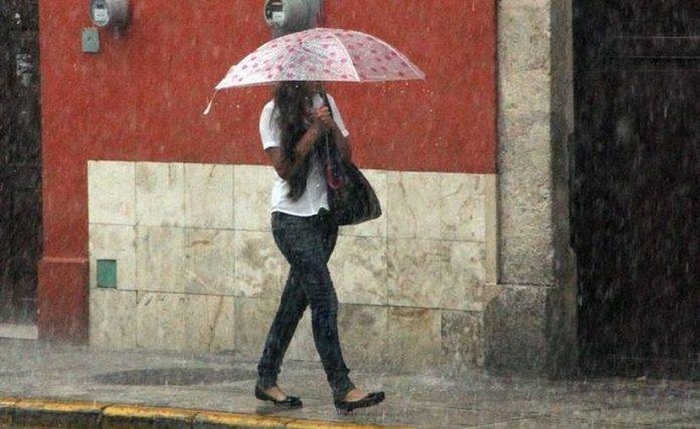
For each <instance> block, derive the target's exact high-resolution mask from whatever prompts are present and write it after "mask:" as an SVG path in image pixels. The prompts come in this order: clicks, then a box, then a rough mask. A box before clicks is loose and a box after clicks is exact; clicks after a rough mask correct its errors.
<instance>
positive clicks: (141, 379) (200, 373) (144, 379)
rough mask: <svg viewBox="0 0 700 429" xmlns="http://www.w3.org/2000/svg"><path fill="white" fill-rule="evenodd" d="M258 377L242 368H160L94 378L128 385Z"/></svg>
mask: <svg viewBox="0 0 700 429" xmlns="http://www.w3.org/2000/svg"><path fill="white" fill-rule="evenodd" d="M256 377H257V373H256V372H255V371H250V370H241V369H207V368H159V369H138V370H132V371H119V372H111V373H107V374H100V375H98V376H96V377H95V378H94V380H95V381H96V382H97V383H100V384H116V385H126V386H190V385H197V384H217V383H232V382H237V381H246V380H254V379H255V378H256Z"/></svg>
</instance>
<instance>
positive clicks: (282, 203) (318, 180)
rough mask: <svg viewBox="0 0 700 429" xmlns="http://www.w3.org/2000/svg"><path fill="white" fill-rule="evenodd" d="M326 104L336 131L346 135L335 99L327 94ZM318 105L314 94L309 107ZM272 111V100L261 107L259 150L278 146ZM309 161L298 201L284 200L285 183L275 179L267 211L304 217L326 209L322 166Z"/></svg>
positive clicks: (347, 133) (279, 140)
mask: <svg viewBox="0 0 700 429" xmlns="http://www.w3.org/2000/svg"><path fill="white" fill-rule="evenodd" d="M328 102H329V103H330V107H331V112H333V119H334V120H335V123H336V124H338V128H340V131H341V132H342V133H343V135H344V136H345V137H347V136H349V135H350V133H349V132H348V130H347V128H345V123H343V118H341V116H340V112H339V111H338V107H337V106H336V104H335V100H333V97H331V96H330V95H328ZM322 105H323V99H322V98H321V96H320V95H318V94H317V95H316V96H315V97H314V100H313V106H314V108H318V107H321V106H322ZM274 112H275V100H272V101H270V102H269V103H267V104H266V105H265V107H264V108H263V110H262V114H261V115H260V138H261V139H262V145H263V149H268V148H271V147H281V146H282V142H281V136H280V129H279V127H278V125H277V121H276V120H275V118H274V117H273V113H274ZM311 159H312V160H311V168H310V169H309V176H308V177H307V179H306V191H305V192H304V193H303V194H302V195H301V197H299V199H298V200H296V201H293V200H292V199H291V198H289V197H288V194H289V184H288V183H287V182H286V181H285V180H284V179H282V178H281V177H279V176H277V178H276V179H275V183H274V185H273V187H272V195H271V197H270V211H271V212H282V213H287V214H290V215H294V216H305V217H306V216H313V215H315V214H318V212H319V210H321V209H322V208H325V209H328V194H327V190H326V178H325V174H324V172H323V166H322V165H321V162H320V161H319V159H318V157H316V156H312V158H311Z"/></svg>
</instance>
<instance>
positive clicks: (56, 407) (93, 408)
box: [13, 399, 105, 413]
mask: <svg viewBox="0 0 700 429" xmlns="http://www.w3.org/2000/svg"><path fill="white" fill-rule="evenodd" d="M104 407H105V405H102V404H98V403H96V402H68V401H52V400H42V399H21V400H19V401H17V402H16V403H15V404H14V406H13V408H14V409H16V410H28V411H29V410H37V411H45V412H53V413H100V412H102V409H103V408H104Z"/></svg>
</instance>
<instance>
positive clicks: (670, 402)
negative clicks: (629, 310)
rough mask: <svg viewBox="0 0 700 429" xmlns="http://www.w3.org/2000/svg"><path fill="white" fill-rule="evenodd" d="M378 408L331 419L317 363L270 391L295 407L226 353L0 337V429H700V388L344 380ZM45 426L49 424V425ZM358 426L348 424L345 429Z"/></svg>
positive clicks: (364, 375)
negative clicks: (265, 391)
mask: <svg viewBox="0 0 700 429" xmlns="http://www.w3.org/2000/svg"><path fill="white" fill-rule="evenodd" d="M353 377H354V381H355V382H356V384H358V385H359V386H362V387H364V388H366V389H371V390H374V389H382V390H385V391H386V392H387V400H386V402H385V403H383V404H381V405H379V406H377V407H373V408H368V409H365V410H357V411H355V412H354V413H353V414H352V415H349V416H340V415H338V414H337V413H336V412H335V409H334V407H333V404H332V401H331V399H330V393H329V390H328V387H327V385H326V384H325V378H324V374H323V372H322V370H321V367H320V364H313V363H298V362H289V363H287V364H286V365H285V367H284V369H283V373H282V375H281V376H280V384H281V385H282V386H283V387H284V388H286V390H287V391H288V392H289V393H290V394H293V395H299V396H301V397H302V398H303V400H304V408H302V409H299V410H285V409H281V408H275V407H274V406H272V405H265V404H264V403H262V402H260V401H258V400H256V399H255V398H254V397H253V395H252V391H253V386H254V383H255V363H254V362H250V361H241V360H237V359H236V358H235V357H234V356H231V355H230V354H218V355H209V356H184V355H181V354H168V353H152V352H140V351H129V352H124V351H118V352H109V351H96V350H91V349H90V348H88V347H77V346H66V345H60V346H56V345H49V344H45V343H42V342H35V341H27V340H8V339H0V428H1V427H22V426H37V425H39V426H40V425H45V424H47V422H50V421H55V422H58V423H60V422H63V423H64V427H80V426H83V427H84V426H87V427H91V426H96V427H99V426H100V425H101V427H138V426H140V425H141V426H142V427H143V426H144V425H145V426H148V427H154V426H153V424H154V423H157V424H158V425H160V426H158V427H198V428H212V427H288V428H304V427H361V426H363V425H364V426H369V427H372V426H403V427H420V428H446V429H449V428H465V427H484V428H592V427H593V428H621V427H644V426H648V427H674V428H700V383H698V382H692V383H691V382H682V381H663V380H618V379H606V380H577V381H566V382H564V381H547V380H532V379H510V378H498V377H489V376H487V375H485V374H479V373H473V374H460V375H459V376H456V375H455V376H449V377H448V376H442V377H441V376H438V375H426V374H423V375H415V374H399V373H394V372H387V371H378V370H375V371H366V370H362V369H358V370H356V371H354V372H353ZM52 419H53V420H52ZM356 425H358V426H356Z"/></svg>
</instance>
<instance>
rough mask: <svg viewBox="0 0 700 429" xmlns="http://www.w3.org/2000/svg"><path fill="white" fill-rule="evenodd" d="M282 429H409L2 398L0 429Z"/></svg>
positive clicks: (79, 402)
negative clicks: (154, 428) (29, 428)
mask: <svg viewBox="0 0 700 429" xmlns="http://www.w3.org/2000/svg"><path fill="white" fill-rule="evenodd" d="M22 427H69V428H101V429H117V428H119V429H122V428H124V429H125V428H129V429H133V428H153V427H160V428H187V429H190V428H192V429H214V428H216V429H224V428H280V429H307V428H309V429H311V428H313V429H319V428H321V429H326V428H327V429H363V428H366V429H373V428H375V429H376V428H393V429H399V428H407V426H395V425H363V424H356V423H345V422H332V421H322V420H300V419H293V418H288V417H276V416H259V415H254V414H239V413H225V412H216V411H206V410H190V409H183V408H168V407H149V406H141V405H127V404H105V403H98V402H81V401H61V400H53V399H25V398H2V397H0V428H22Z"/></svg>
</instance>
